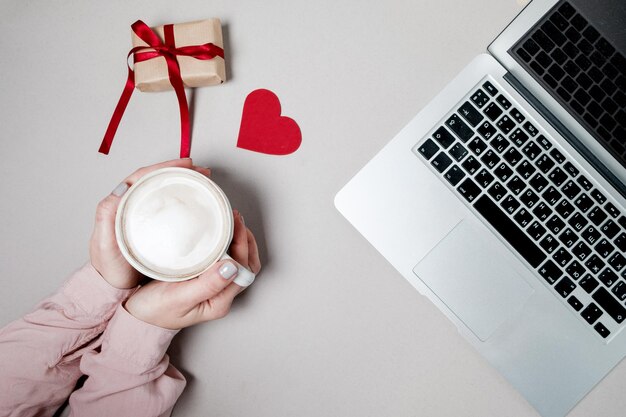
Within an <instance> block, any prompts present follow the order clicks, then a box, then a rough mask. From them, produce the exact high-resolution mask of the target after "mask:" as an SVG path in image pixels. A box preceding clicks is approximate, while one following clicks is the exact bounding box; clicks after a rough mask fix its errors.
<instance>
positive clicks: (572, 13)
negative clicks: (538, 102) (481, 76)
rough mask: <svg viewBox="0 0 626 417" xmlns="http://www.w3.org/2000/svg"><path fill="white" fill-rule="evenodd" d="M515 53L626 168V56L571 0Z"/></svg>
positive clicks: (530, 35)
mask: <svg viewBox="0 0 626 417" xmlns="http://www.w3.org/2000/svg"><path fill="white" fill-rule="evenodd" d="M509 52H511V55H512V56H513V57H514V58H515V59H516V61H517V62H518V63H519V64H520V65H522V67H524V68H525V69H526V70H527V71H528V72H529V73H530V74H531V75H532V76H533V77H534V78H535V79H536V80H537V81H538V82H539V83H540V84H542V85H543V87H544V88H546V89H547V90H548V91H549V92H550V93H551V94H552V96H553V97H554V98H555V99H556V100H558V101H559V102H560V103H561V104H562V105H563V106H564V107H565V108H566V109H568V111H569V113H570V114H571V115H572V116H573V117H574V118H575V119H576V120H578V122H580V123H581V124H582V125H583V126H586V127H587V129H588V130H589V132H590V133H591V134H592V135H594V137H595V138H596V140H598V141H599V142H600V143H601V144H602V145H603V146H604V147H605V148H606V149H607V150H608V151H609V152H610V153H611V154H612V155H613V156H614V157H616V158H617V160H618V161H620V162H621V163H622V165H624V166H625V167H626V142H625V141H624V138H626V58H624V55H622V54H621V53H620V52H619V51H618V50H616V49H615V47H614V45H612V44H611V42H609V41H608V40H607V39H606V38H604V37H603V36H602V35H601V34H600V33H599V32H598V31H597V30H596V29H595V28H594V27H593V26H591V24H590V23H589V22H588V21H587V19H585V18H584V17H583V16H582V15H581V14H580V12H579V11H578V10H576V9H575V8H574V6H573V5H572V4H570V3H569V2H567V1H565V2H561V3H560V4H558V5H557V6H556V7H555V8H553V9H552V10H551V11H550V12H548V13H547V14H546V15H545V16H544V18H543V19H542V20H541V21H540V22H539V23H538V24H537V25H536V26H535V27H534V28H533V29H531V30H530V31H529V32H528V33H527V34H526V35H525V36H524V37H523V38H522V39H521V40H520V41H519V42H518V43H517V44H516V45H515V46H513V48H511V51H509Z"/></svg>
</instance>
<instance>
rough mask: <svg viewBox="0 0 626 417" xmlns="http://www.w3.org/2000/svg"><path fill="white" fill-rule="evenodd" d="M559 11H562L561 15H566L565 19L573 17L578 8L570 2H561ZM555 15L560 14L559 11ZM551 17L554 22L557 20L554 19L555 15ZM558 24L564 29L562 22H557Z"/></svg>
mask: <svg viewBox="0 0 626 417" xmlns="http://www.w3.org/2000/svg"><path fill="white" fill-rule="evenodd" d="M559 12H560V13H561V15H563V17H565V19H567V20H569V19H571V18H572V16H574V14H576V9H574V8H573V7H572V5H571V4H569V3H568V2H563V4H561V5H560V6H559ZM555 15H558V14H557V13H555ZM559 16H560V15H559ZM550 19H551V20H552V21H553V22H554V21H555V20H553V19H554V16H553V17H551V18H550ZM566 24H567V22H566ZM557 26H558V27H560V28H561V30H563V26H561V25H560V24H557Z"/></svg>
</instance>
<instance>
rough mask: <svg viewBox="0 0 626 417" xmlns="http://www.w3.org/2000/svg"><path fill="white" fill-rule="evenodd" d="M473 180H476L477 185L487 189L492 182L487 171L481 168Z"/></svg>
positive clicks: (491, 177) (491, 176)
mask: <svg viewBox="0 0 626 417" xmlns="http://www.w3.org/2000/svg"><path fill="white" fill-rule="evenodd" d="M474 179H475V180H476V182H477V183H478V185H480V186H481V187H483V188H487V187H488V186H489V184H491V183H492V182H493V175H491V173H490V172H489V171H487V170H486V169H485V168H483V169H481V170H480V172H479V173H478V174H476V176H475V177H474Z"/></svg>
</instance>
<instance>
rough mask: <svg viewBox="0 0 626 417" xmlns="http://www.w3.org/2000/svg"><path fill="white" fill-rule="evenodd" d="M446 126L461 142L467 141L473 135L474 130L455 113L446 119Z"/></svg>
mask: <svg viewBox="0 0 626 417" xmlns="http://www.w3.org/2000/svg"><path fill="white" fill-rule="evenodd" d="M446 126H448V127H449V128H450V130H451V131H453V132H454V134H455V135H457V136H458V137H459V139H461V141H463V142H467V141H468V140H470V139H471V138H472V136H473V135H474V131H473V130H472V129H471V128H470V127H469V126H468V125H467V124H465V122H464V121H463V120H461V118H460V117H459V116H457V115H456V114H453V115H452V116H450V118H449V119H448V120H446Z"/></svg>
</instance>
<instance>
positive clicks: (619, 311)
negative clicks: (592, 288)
mask: <svg viewBox="0 0 626 417" xmlns="http://www.w3.org/2000/svg"><path fill="white" fill-rule="evenodd" d="M591 297H592V298H593V299H594V301H595V302H596V303H598V304H599V305H600V307H602V309H603V310H604V311H606V312H607V313H608V314H609V316H611V317H613V320H615V321H616V322H617V323H618V324H620V323H622V322H623V321H624V319H625V318H626V309H625V308H624V306H622V305H621V304H620V303H619V302H618V301H617V300H616V299H615V297H613V296H612V295H611V293H610V292H609V291H608V290H607V289H606V288H603V287H600V288H598V290H597V291H596V292H594V293H593V295H592V296H591Z"/></svg>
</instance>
